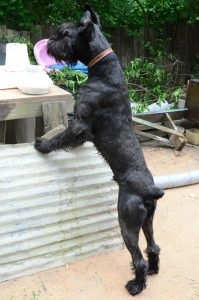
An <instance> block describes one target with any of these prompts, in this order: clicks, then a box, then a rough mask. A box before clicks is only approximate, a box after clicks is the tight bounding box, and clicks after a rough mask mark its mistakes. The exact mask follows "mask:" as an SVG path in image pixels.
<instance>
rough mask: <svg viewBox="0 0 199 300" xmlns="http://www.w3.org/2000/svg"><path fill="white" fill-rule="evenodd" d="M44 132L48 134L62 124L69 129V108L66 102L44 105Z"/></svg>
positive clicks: (46, 103) (45, 103)
mask: <svg viewBox="0 0 199 300" xmlns="http://www.w3.org/2000/svg"><path fill="white" fill-rule="evenodd" d="M42 109H43V119H44V132H45V133H47V132H49V131H50V130H52V129H53V128H55V127H57V126H58V125H60V124H63V125H64V126H65V127H68V116H67V112H68V108H67V102H66V101H59V102H44V103H42Z"/></svg>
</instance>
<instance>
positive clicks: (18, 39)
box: [0, 35, 36, 64]
mask: <svg viewBox="0 0 199 300" xmlns="http://www.w3.org/2000/svg"><path fill="white" fill-rule="evenodd" d="M1 42H2V43H20V44H26V45H27V48H28V56H29V59H30V63H31V64H35V63H36V61H35V57H34V53H33V44H32V43H31V42H30V41H29V40H28V39H26V38H25V37H23V36H14V35H2V36H0V43H1Z"/></svg>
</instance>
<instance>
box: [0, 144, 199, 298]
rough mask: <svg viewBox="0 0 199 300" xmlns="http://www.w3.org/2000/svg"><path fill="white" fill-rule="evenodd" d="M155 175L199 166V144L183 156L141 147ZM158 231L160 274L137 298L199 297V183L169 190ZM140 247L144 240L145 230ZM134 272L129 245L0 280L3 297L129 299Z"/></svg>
mask: <svg viewBox="0 0 199 300" xmlns="http://www.w3.org/2000/svg"><path fill="white" fill-rule="evenodd" d="M143 150H144V154H145V157H146V160H147V163H148V166H149V167H150V169H151V170H152V173H153V174H154V175H163V174H168V173H177V172H183V171H190V170H198V171H199V155H198V154H199V149H197V148H193V147H186V148H185V149H184V150H183V152H182V155H181V156H175V155H174V153H173V151H172V150H171V149H166V148H160V147H159V146H155V147H154V146H151V145H150V146H149V145H148V146H147V145H145V146H144V147H143ZM155 236H156V240H157V242H158V244H159V245H160V246H161V257H160V258H161V268H160V273H159V275H155V276H153V277H149V278H148V285H147V288H146V289H145V290H144V291H143V292H142V294H140V295H138V296H136V298H135V299H145V300H150V299H152V300H170V299H172V300H196V299H199V184H197V185H192V186H187V187H181V188H176V189H172V190H167V191H166V194H165V197H164V198H163V199H161V200H160V201H159V203H158V209H157V213H156V218H155ZM140 239H141V248H142V249H144V248H145V246H146V245H145V241H144V238H143V236H142V235H141V238H140ZM131 278H132V273H131V270H130V255H129V253H128V252H127V250H126V249H122V250H118V251H114V252H111V253H106V254H101V255H97V256H95V257H92V258H89V259H86V260H84V261H81V262H77V263H74V264H72V265H69V266H63V267H59V268H56V269H53V270H49V271H45V272H41V273H38V274H35V275H32V276H26V277H23V278H20V279H17V280H12V281H9V282H4V283H1V284H0V300H102V299H103V300H127V299H131V296H130V295H128V293H127V291H126V290H125V288H124V285H125V283H126V282H127V281H128V280H129V279H131Z"/></svg>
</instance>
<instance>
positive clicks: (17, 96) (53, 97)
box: [0, 85, 72, 105]
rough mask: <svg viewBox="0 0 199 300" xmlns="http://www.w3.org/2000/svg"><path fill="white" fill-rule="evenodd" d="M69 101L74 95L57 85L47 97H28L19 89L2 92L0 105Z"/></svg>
mask: <svg viewBox="0 0 199 300" xmlns="http://www.w3.org/2000/svg"><path fill="white" fill-rule="evenodd" d="M67 99H68V100H71V99H72V95H71V94H70V93H69V92H67V91H65V90H63V89H61V88H59V87H57V86H55V85H53V87H52V88H51V90H50V92H49V93H48V94H45V95H27V94H23V93H22V92H21V91H20V90H19V89H5V90H0V105H1V104H14V103H24V102H44V101H47V102H48V101H60V100H67Z"/></svg>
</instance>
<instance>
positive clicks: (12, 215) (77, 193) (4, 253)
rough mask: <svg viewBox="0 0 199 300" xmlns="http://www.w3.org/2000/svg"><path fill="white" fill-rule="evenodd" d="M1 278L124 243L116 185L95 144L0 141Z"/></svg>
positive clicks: (53, 264) (64, 261)
mask: <svg viewBox="0 0 199 300" xmlns="http://www.w3.org/2000/svg"><path fill="white" fill-rule="evenodd" d="M0 157H1V160H0V281H4V280H8V279H12V278H17V277H19V276H22V275H25V274H32V273H34V272H37V271H41V270H45V269H49V268H52V267H56V266H60V265H63V264H68V263H71V262H74V261H77V260H79V259H82V258H85V257H88V256H90V255H94V254H96V253H98V252H102V251H106V250H108V249H114V248H118V247H121V246H122V240H121V235H120V230H119V227H118V220H117V210H116V203H117V192H118V188H117V185H116V184H115V183H114V182H113V180H112V173H111V171H110V169H109V167H108V166H107V165H106V163H105V162H104V161H103V159H102V158H101V157H100V156H99V154H98V153H97V152H96V150H95V149H94V147H93V146H92V145H91V144H89V143H88V144H86V145H85V146H84V147H81V148H79V149H78V150H76V151H71V152H67V153H66V152H64V151H60V152H57V153H51V154H49V155H42V154H40V153H38V152H37V151H36V150H34V147H33V146H32V145H30V144H19V145H2V146H0Z"/></svg>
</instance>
